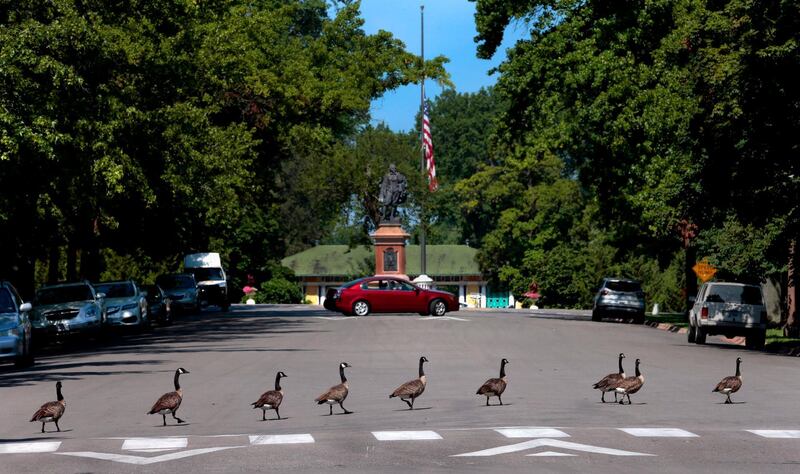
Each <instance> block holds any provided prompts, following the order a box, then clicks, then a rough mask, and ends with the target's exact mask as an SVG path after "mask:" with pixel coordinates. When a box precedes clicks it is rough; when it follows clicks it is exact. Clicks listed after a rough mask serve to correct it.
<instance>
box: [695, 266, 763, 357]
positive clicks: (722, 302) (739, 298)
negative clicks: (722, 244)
mask: <svg viewBox="0 0 800 474" xmlns="http://www.w3.org/2000/svg"><path fill="white" fill-rule="evenodd" d="M709 334H710V335H715V334H724V335H725V336H726V337H734V336H744V337H745V338H746V339H745V344H746V345H747V347H748V348H751V349H762V348H763V347H764V340H765V339H766V334H767V310H766V308H765V307H764V297H763V295H762V294H761V287H760V286H756V285H746V284H743V283H721V282H708V283H704V284H703V286H701V287H700V290H699V291H698V292H697V300H696V301H695V303H694V306H692V309H691V310H690V311H689V336H688V339H689V342H694V343H697V344H705V342H706V336H707V335H709Z"/></svg>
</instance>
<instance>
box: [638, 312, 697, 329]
mask: <svg viewBox="0 0 800 474" xmlns="http://www.w3.org/2000/svg"><path fill="white" fill-rule="evenodd" d="M646 317H647V320H648V321H655V322H657V323H665V324H672V325H673V326H678V327H680V328H685V327H689V323H688V322H687V321H686V318H685V316H684V315H683V313H659V315H658V316H653V315H652V314H648V315H647V316H646Z"/></svg>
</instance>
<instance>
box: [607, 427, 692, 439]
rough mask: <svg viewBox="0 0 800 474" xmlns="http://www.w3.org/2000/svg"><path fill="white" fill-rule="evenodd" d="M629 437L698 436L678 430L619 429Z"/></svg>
mask: <svg viewBox="0 0 800 474" xmlns="http://www.w3.org/2000/svg"><path fill="white" fill-rule="evenodd" d="M619 430H620V431H624V432H625V433H628V434H629V435H631V436H636V437H638V438H697V437H698V436H697V435H696V434H694V433H692V432H690V431H686V430H682V429H680V428H619Z"/></svg>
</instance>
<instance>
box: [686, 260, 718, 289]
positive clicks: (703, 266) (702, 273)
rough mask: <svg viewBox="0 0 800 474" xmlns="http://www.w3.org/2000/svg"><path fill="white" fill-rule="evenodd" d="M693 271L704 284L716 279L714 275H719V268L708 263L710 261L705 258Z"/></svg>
mask: <svg viewBox="0 0 800 474" xmlns="http://www.w3.org/2000/svg"><path fill="white" fill-rule="evenodd" d="M692 270H694V273H695V275H697V277H698V278H700V280H702V281H703V283H705V282H707V281H708V280H710V279H712V278H714V275H716V274H717V268H716V267H715V266H714V265H711V264H710V263H708V259H705V258H704V259H703V260H701V261H700V262H697V264H696V265H695V266H693V267H692Z"/></svg>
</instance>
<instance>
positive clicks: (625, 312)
mask: <svg viewBox="0 0 800 474" xmlns="http://www.w3.org/2000/svg"><path fill="white" fill-rule="evenodd" d="M644 305H645V301H644V291H642V285H641V283H639V282H638V281H636V280H627V279H623V278H604V279H603V282H602V283H601V284H600V289H598V290H597V294H596V295H595V297H594V305H593V307H592V321H600V320H601V319H603V318H605V317H624V318H629V319H632V320H633V322H634V323H637V324H644V308H645V306H644Z"/></svg>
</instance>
